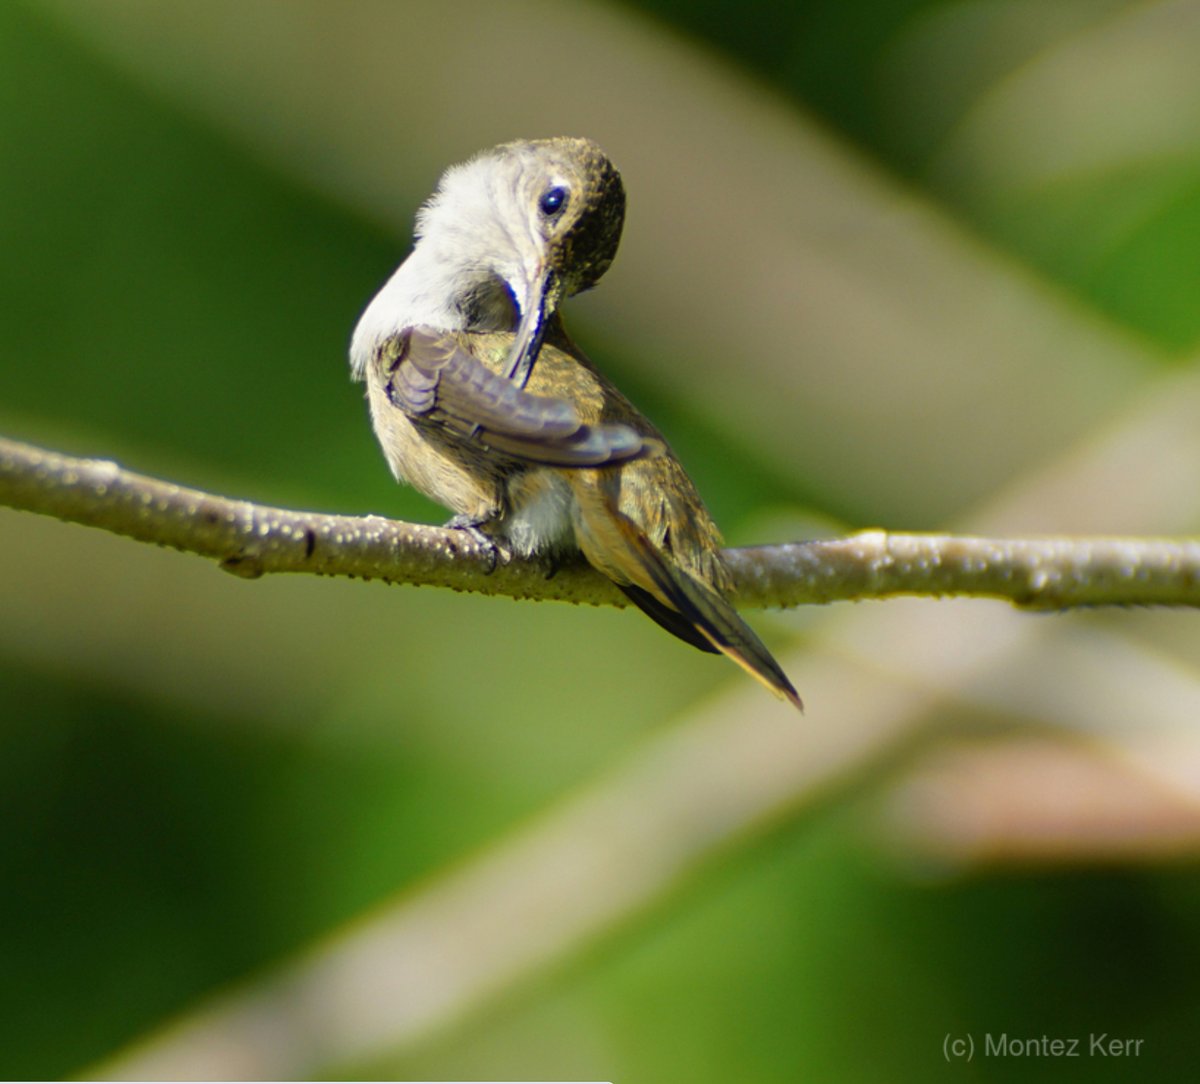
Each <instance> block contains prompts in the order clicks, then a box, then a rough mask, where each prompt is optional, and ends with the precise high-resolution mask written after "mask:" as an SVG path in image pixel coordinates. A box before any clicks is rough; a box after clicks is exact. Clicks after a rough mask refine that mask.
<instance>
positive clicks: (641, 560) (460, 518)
mask: <svg viewBox="0 0 1200 1084" xmlns="http://www.w3.org/2000/svg"><path fill="white" fill-rule="evenodd" d="M624 220H625V190H624V186H623V184H622V181H621V175H620V173H618V171H617V169H616V168H615V167H614V166H613V164H612V162H611V161H610V160H609V158H608V156H607V155H606V154H605V153H604V152H603V151H602V150H601V149H600V148H599V147H598V146H597V145H596V144H595V143H593V142H592V141H591V140H588V139H580V138H569V137H559V138H553V139H537V140H519V141H516V142H511V143H504V144H501V145H500V146H498V147H495V148H493V149H491V150H487V151H483V152H481V153H479V154H477V155H476V156H475V157H473V158H471V159H470V160H468V161H466V162H464V163H462V164H460V165H456V166H452V167H451V168H450V169H448V170H447V171H446V172H445V174H444V175H443V176H442V178H441V180H440V181H439V183H438V186H437V189H436V190H435V192H434V194H433V195H432V196H431V197H430V199H429V200H428V201H427V202H426V203H425V204H424V206H423V207H422V208H421V209H420V211H419V212H418V214H417V223H416V226H417V228H416V234H415V242H414V245H413V248H412V251H411V253H410V254H409V255H408V257H407V259H405V260H404V262H403V263H402V264H401V265H400V266H399V268H397V270H396V271H395V273H394V274H393V275H392V276H391V278H390V279H388V281H387V282H386V283H385V284H384V285H383V287H382V288H381V289H380V290H379V292H378V293H377V294H376V295H375V297H374V298H373V299H372V301H371V302H370V303H369V304H368V306H367V307H366V309H365V310H364V312H363V314H362V316H361V317H360V319H359V321H358V324H357V326H356V328H355V330H354V334H353V337H352V340H351V345H350V365H351V372H352V375H353V377H354V378H355V379H356V380H359V381H365V382H366V387H367V399H368V402H369V404H370V413H371V419H372V423H373V425H374V429H375V434H376V436H377V437H378V439H379V443H380V445H381V446H382V448H383V452H384V456H385V458H386V459H387V461H388V464H389V466H390V467H391V469H392V473H393V474H394V475H395V477H396V478H397V480H398V481H401V482H407V483H408V484H410V485H412V486H413V487H414V488H416V489H417V490H419V491H420V492H421V493H423V494H425V495H426V496H428V497H430V498H432V499H433V500H435V501H437V502H438V503H439V504H441V505H443V506H444V507H446V508H448V509H449V510H450V511H451V512H452V513H453V517H452V518H451V519H450V521H449V523H448V524H447V526H449V527H454V528H458V529H461V530H464V531H467V532H469V533H470V534H471V535H472V536H473V537H474V538H475V539H476V540H477V541H479V542H480V543H482V544H483V545H484V546H485V547H487V548H488V549H489V551H490V552H491V554H492V557H493V562H494V561H495V557H496V553H497V551H498V550H503V551H504V552H505V553H506V554H510V555H511V554H516V555H519V556H522V557H530V558H535V557H536V558H541V559H546V560H549V561H551V562H554V561H557V560H559V559H561V558H562V557H564V556H567V555H569V554H571V553H582V554H583V556H584V558H585V559H586V560H587V561H588V562H589V563H590V564H591V565H592V566H593V567H594V568H596V569H597V570H598V571H599V572H601V573H602V574H603V575H605V576H607V577H608V578H609V579H610V580H611V581H612V582H613V583H614V584H615V585H616V586H617V587H618V588H620V590H621V591H622V592H624V594H625V595H626V596H627V597H628V598H629V599H630V601H632V602H633V603H634V604H635V605H637V606H638V607H639V608H640V609H641V610H643V611H644V612H645V613H646V614H647V615H648V616H649V617H651V618H652V619H653V620H654V621H656V622H657V623H658V624H659V625H661V626H662V627H663V628H664V629H666V630H667V631H668V632H670V633H672V634H673V635H675V636H677V637H679V639H681V640H683V641H685V642H686V643H688V644H691V645H692V646H693V647H697V648H699V649H700V650H702V651H707V652H712V653H721V654H724V655H726V656H728V657H729V658H730V659H732V660H733V661H734V662H735V663H737V664H738V665H739V666H741V667H742V669H744V670H745V671H747V672H748V673H749V674H750V675H751V676H752V677H754V678H755V679H756V680H757V681H759V682H760V683H762V684H763V685H764V686H766V687H767V688H768V689H769V690H770V691H771V692H772V693H774V694H775V695H776V696H778V697H780V698H782V699H784V700H787V701H789V702H790V703H791V704H793V705H794V706H795V707H797V708H799V709H801V710H803V705H802V704H801V701H800V697H799V695H798V694H797V693H796V690H795V689H794V688H793V686H792V684H791V682H790V681H789V680H788V678H787V676H786V675H785V674H784V672H783V670H782V669H781V668H780V666H779V664H778V663H777V662H776V661H775V659H774V658H772V656H771V653H770V652H769V651H768V650H767V648H766V647H765V646H764V645H763V643H762V641H761V640H759V638H758V636H756V635H755V633H754V631H753V630H752V629H751V628H750V626H749V625H747V624H746V623H745V622H744V621H743V620H742V619H741V617H740V616H739V615H738V613H737V611H736V610H735V609H734V608H733V605H732V604H731V603H730V601H729V597H730V595H731V594H732V591H733V577H732V575H731V574H730V572H729V569H728V567H727V566H726V564H725V561H724V560H723V558H722V554H721V545H722V542H721V535H720V532H719V531H718V530H717V527H716V524H715V523H714V522H713V519H712V517H711V516H710V515H709V513H708V510H707V509H706V508H705V506H704V503H703V501H702V500H701V499H700V495H699V493H698V492H697V491H696V487H695V485H694V484H693V483H692V480H691V479H690V478H689V477H688V475H687V473H686V472H685V471H684V469H683V466H682V465H681V464H680V462H679V460H678V459H677V458H676V457H675V455H674V454H673V453H672V451H671V449H670V446H669V445H668V444H667V442H666V440H665V438H664V437H663V435H662V434H661V433H660V432H659V431H658V430H657V429H656V428H655V427H654V425H652V424H651V422H650V421H649V420H648V419H647V418H646V417H645V416H644V415H643V414H642V413H641V412H640V411H639V410H638V409H637V408H636V407H635V406H634V405H633V404H632V403H631V402H630V401H629V400H628V399H627V398H626V397H625V396H624V395H622V394H621V392H620V391H618V390H617V388H616V387H615V386H614V385H613V384H612V383H611V381H609V380H608V378H607V377H605V376H604V375H603V374H602V373H601V372H600V371H599V370H598V369H597V368H596V367H595V366H594V365H593V364H592V362H591V361H590V360H589V359H588V358H587V356H586V355H585V354H584V353H583V351H582V350H581V349H580V348H579V347H578V346H576V345H575V343H574V342H572V340H571V339H570V338H569V336H568V335H567V332H566V330H565V329H564V327H563V323H562V317H561V313H560V304H561V302H562V301H563V300H564V299H565V298H568V297H571V296H573V295H574V294H577V293H580V292H581V291H583V290H587V289H590V288H591V287H593V286H595V285H596V283H597V282H598V281H599V280H600V278H601V276H602V275H603V274H604V273H605V271H607V270H608V268H609V267H610V265H611V264H612V262H613V259H614V257H615V256H616V252H617V246H618V244H619V242H620V238H621V230H622V227H623V225H624Z"/></svg>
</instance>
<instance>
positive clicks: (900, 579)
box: [0, 438, 1200, 609]
mask: <svg viewBox="0 0 1200 1084" xmlns="http://www.w3.org/2000/svg"><path fill="white" fill-rule="evenodd" d="M0 504H7V505H10V506H11V507H13V508H19V509H24V510H26V511H30V512H39V513H42V514H44V515H52V516H57V517H59V518H60V519H64V520H68V521H70V522H73V523H81V524H85V525H87V526H91V527H101V528H103V529H105V530H108V531H112V532H114V533H115V534H121V535H125V536H127V537H129V538H136V539H138V540H139V541H142V542H155V543H158V544H159V545H163V546H171V547H174V548H175V549H178V550H183V551H185V552H188V553H196V554H199V555H201V556H203V557H212V558H215V559H216V560H218V561H219V562H220V565H221V567H222V568H223V569H225V570H226V571H228V572H232V573H235V574H237V575H240V576H246V577H250V578H253V577H256V576H261V575H263V574H264V573H267V572H310V573H316V574H318V575H326V576H332V575H340V576H351V577H359V578H362V579H379V580H385V581H388V582H391V583H410V584H428V585H432V586H438V587H450V588H453V589H454V590H457V591H477V592H480V593H482V594H488V595H507V596H511V597H513V598H523V599H557V600H560V601H566V602H576V603H580V602H587V603H591V604H593V605H611V606H621V605H624V604H625V600H624V597H623V596H622V595H621V594H620V593H619V592H618V591H617V590H616V589H615V588H614V587H613V586H612V585H611V584H610V583H609V582H608V581H607V580H606V579H605V578H604V577H603V576H601V575H599V574H598V573H596V572H595V571H593V570H592V569H591V568H590V567H588V566H587V565H585V564H584V563H583V562H582V561H577V562H572V563H570V564H568V565H566V566H565V567H561V568H559V569H558V570H557V571H556V572H555V574H554V575H553V576H548V574H547V569H546V567H545V566H544V565H542V564H540V563H538V562H536V561H524V560H511V561H506V560H503V559H502V560H501V561H500V563H499V564H498V565H497V567H496V569H495V570H494V571H489V564H490V557H489V554H488V553H487V552H486V551H485V550H484V549H483V548H482V547H481V546H480V545H479V544H478V543H476V542H475V541H474V540H473V539H471V538H470V536H468V535H467V534H466V533H465V532H462V531H454V530H447V529H445V528H441V527H427V526H422V525H419V524H412V523H401V522H398V521H395V520H389V519H384V518H382V517H380V516H337V515H324V514H321V513H317V512H292V511H288V510H286V509H282V508H271V507H266V506H263V505H257V504H252V503H251V502H249V501H238V500H231V499H230V498H227V497H219V496H215V495H213V494H211V493H204V492H202V491H201V490H196V489H188V488H186V487H184V486H177V485H174V484H172V483H170V482H162V481H159V480H158V479H155V478H149V477H147V476H145V475H141V474H135V473H133V472H132V471H127V470H123V469H122V468H121V467H119V466H117V464H116V463H113V462H110V461H107V460H98V459H77V458H73V457H70V456H65V455H60V454H59V453H57V452H51V451H47V450H44V449H41V448H37V447H34V446H33V445H29V444H22V443H19V442H17V441H12V440H7V439H4V438H0ZM726 556H727V558H728V560H729V564H730V566H731V568H732V570H733V573H734V576H735V578H736V581H737V599H736V600H737V602H738V604H739V605H742V606H798V605H801V604H804V603H817V602H822V603H823V602H835V601H840V600H851V599H871V598H885V597H887V596H890V595H901V594H906V595H934V596H945V595H970V596H987V597H993V598H1003V599H1008V600H1009V601H1011V602H1014V603H1016V604H1017V605H1020V606H1024V607H1029V608H1033V609H1062V608H1066V607H1071V606H1100V605H1112V604H1119V605H1168V606H1172V605H1173V606H1200V541H1196V540H1187V539H1178V540H1173V539H1141V538H1069V537H1058V538H1055V537H1050V538H1034V539H987V538H973V537H967V536H954V535H921V534H892V533H889V532H886V531H880V530H871V531H862V532H859V533H858V534H854V535H851V536H849V537H848V538H844V539H834V540H827V541H814V542H792V543H786V544H782V545H774V546H754V547H749V548H744V549H732V550H727V551H726Z"/></svg>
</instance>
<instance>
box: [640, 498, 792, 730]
mask: <svg viewBox="0 0 1200 1084" xmlns="http://www.w3.org/2000/svg"><path fill="white" fill-rule="evenodd" d="M618 516H619V517H620V520H621V521H623V522H621V527H622V534H623V535H624V536H625V539H626V541H627V542H629V543H630V544H631V545H632V546H633V547H634V548H635V549H636V550H637V553H638V557H639V558H640V560H639V562H638V564H639V566H640V567H641V568H642V569H643V570H644V571H645V572H646V573H647V574H648V576H649V577H650V581H651V583H653V585H654V587H655V588H657V590H656V591H649V590H646V589H644V588H641V587H637V586H635V587H634V588H633V590H630V588H629V586H626V585H623V584H618V586H619V587H620V588H621V590H622V591H624V592H625V594H626V595H627V596H628V597H629V598H630V599H632V600H633V602H634V603H636V604H637V605H638V606H639V607H640V608H641V609H642V610H643V611H644V612H645V613H646V614H647V615H648V616H650V617H651V618H653V619H654V620H655V621H657V622H658V624H659V625H661V626H662V627H663V628H665V629H666V630H667V631H668V632H670V633H673V634H674V635H675V636H678V637H679V639H681V640H683V641H684V642H686V643H689V644H691V645H692V646H693V647H698V648H700V650H701V651H719V652H721V653H722V654H723V655H727V656H728V657H729V658H730V659H732V660H733V661H734V662H735V663H737V664H738V666H740V667H741V668H742V669H743V670H745V671H746V673H748V674H749V675H750V676H751V677H752V678H754V679H755V680H756V681H758V682H759V683H760V684H762V685H764V686H765V687H766V688H767V689H769V690H770V691H771V692H772V693H774V694H775V695H776V696H777V697H779V698H780V699H781V700H786V701H788V702H789V703H790V704H792V705H793V706H794V707H796V708H797V709H798V710H800V711H803V710H804V702H803V701H802V700H801V699H800V694H799V693H797V692H796V689H795V687H794V686H793V685H792V683H791V682H790V681H789V680H788V677H787V675H786V674H785V673H784V672H783V668H782V667H781V666H780V665H779V663H777V662H776V661H775V659H774V657H773V656H772V655H771V653H770V652H769V651H768V650H767V648H766V645H765V644H764V643H763V642H762V641H761V640H760V639H759V638H758V636H757V635H756V634H755V632H754V630H753V629H752V628H750V626H749V625H747V624H746V622H745V621H743V620H742V619H741V618H740V617H739V616H738V613H737V611H736V610H735V609H734V608H733V606H732V605H731V604H730V603H729V601H728V600H727V599H725V598H724V597H723V596H722V595H721V594H720V593H719V592H718V591H716V590H715V589H713V588H712V587H709V586H708V584H706V583H704V582H702V581H701V580H699V579H697V578H696V577H695V576H692V575H691V574H690V573H688V572H687V571H685V570H684V569H682V568H680V567H679V566H678V565H676V564H674V563H673V562H671V561H669V560H667V559H666V558H665V557H664V556H663V554H662V553H660V552H659V550H658V549H657V548H656V547H655V546H654V545H652V544H651V542H650V541H649V539H647V538H646V536H645V535H644V534H643V533H642V532H641V531H640V530H639V529H638V528H637V526H636V525H635V524H634V523H633V522H632V521H631V520H629V519H628V518H627V517H625V516H622V515H620V513H618ZM648 602H649V604H647V603H648Z"/></svg>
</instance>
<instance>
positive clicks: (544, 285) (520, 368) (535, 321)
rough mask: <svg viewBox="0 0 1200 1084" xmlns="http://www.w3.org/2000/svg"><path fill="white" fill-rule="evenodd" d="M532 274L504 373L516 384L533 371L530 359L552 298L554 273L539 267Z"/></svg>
mask: <svg viewBox="0 0 1200 1084" xmlns="http://www.w3.org/2000/svg"><path fill="white" fill-rule="evenodd" d="M532 278H533V286H532V289H530V290H529V296H528V297H527V298H526V299H525V304H524V305H522V306H521V322H520V323H519V324H518V325H517V337H516V338H515V339H514V340H513V346H512V353H511V354H510V355H509V358H508V372H507V373H506V374H505V375H506V376H507V377H508V379H509V380H512V381H514V382H515V383H516V385H517V387H518V388H523V387H525V384H526V382H527V381H528V380H529V374H530V373H531V372H532V371H533V363H534V362H535V361H537V356H538V352H539V351H540V350H541V349H542V337H543V336H544V335H545V334H546V310H547V308H548V307H549V306H550V305H551V304H552V303H553V301H554V300H555V299H554V297H553V295H554V291H555V287H556V276H555V274H554V271H553V270H552V269H550V268H544V269H541V268H540V269H539V271H538V273H537V274H535V275H533V276H532Z"/></svg>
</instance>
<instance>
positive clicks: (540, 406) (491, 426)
mask: <svg viewBox="0 0 1200 1084" xmlns="http://www.w3.org/2000/svg"><path fill="white" fill-rule="evenodd" d="M388 375H389V379H388V381H387V395H388V399H389V400H390V401H391V403H392V404H393V405H394V406H396V407H397V408H399V409H400V410H402V411H404V413H405V414H407V415H408V416H409V417H411V418H413V419H415V420H420V421H423V422H426V423H428V424H431V425H437V426H440V427H441V428H443V429H445V430H447V431H448V432H450V433H452V434H455V435H457V436H458V437H460V438H461V439H464V440H476V441H478V442H479V443H480V444H482V445H483V446H485V447H488V448H492V449H494V450H496V451H498V452H501V453H503V454H505V455H510V456H513V457H514V458H517V459H523V460H527V461H529V462H532V463H538V464H542V465H545V466H557V467H596V466H603V465H605V464H608V463H617V462H621V461H623V460H627V459H635V458H637V457H638V456H640V455H644V454H647V453H651V454H653V452H654V451H655V448H656V445H657V442H655V441H653V440H651V439H649V438H646V437H643V436H642V435H641V434H639V433H637V432H635V431H634V430H633V429H632V428H630V427H629V426H627V425H621V424H619V423H607V422H605V423H600V424H596V425H585V424H584V423H583V422H582V421H581V420H580V417H579V412H578V411H577V410H576V409H575V407H574V406H573V405H572V404H571V403H570V402H568V401H567V400H565V399H554V398H548V397H546V396H541V395H532V394H530V393H529V392H527V391H523V390H522V389H521V388H519V387H518V386H517V385H516V384H514V383H513V382H512V381H509V380H506V379H505V378H504V377H503V376H501V375H499V374H498V373H494V372H492V371H491V370H490V369H489V368H488V367H487V366H486V365H484V364H483V363H482V362H481V361H480V360H479V359H478V358H477V357H475V355H473V354H472V353H470V352H469V351H468V350H466V349H464V348H463V346H462V344H461V342H460V341H459V339H458V337H457V336H455V335H453V334H447V333H445V332H437V331H431V330H428V329H425V328H419V327H418V328H410V329H409V330H408V331H406V332H405V333H404V341H403V345H402V348H401V350H400V351H399V353H398V355H397V356H396V358H395V360H394V361H393V362H392V363H391V364H390V366H389V368H388Z"/></svg>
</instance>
